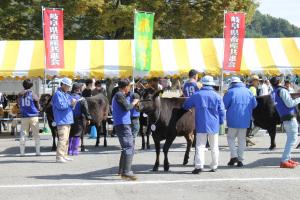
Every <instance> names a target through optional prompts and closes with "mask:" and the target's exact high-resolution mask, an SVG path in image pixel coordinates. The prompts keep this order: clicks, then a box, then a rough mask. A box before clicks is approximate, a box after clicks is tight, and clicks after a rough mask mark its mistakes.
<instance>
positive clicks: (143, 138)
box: [140, 125, 146, 150]
mask: <svg viewBox="0 0 300 200" xmlns="http://www.w3.org/2000/svg"><path fill="white" fill-rule="evenodd" d="M140 134H141V137H142V149H143V150H144V149H145V145H146V144H145V133H144V130H143V125H141V127H140Z"/></svg>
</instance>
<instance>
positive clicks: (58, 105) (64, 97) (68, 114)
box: [52, 88, 74, 126]
mask: <svg viewBox="0 0 300 200" xmlns="http://www.w3.org/2000/svg"><path fill="white" fill-rule="evenodd" d="M71 99H72V98H71V95H69V94H68V93H65V92H63V91H62V90H61V88H58V89H57V91H56V92H55V94H54V96H53V98H52V110H53V115H54V121H55V123H56V125H57V126H60V125H70V124H73V123H74V120H73V110H72V106H71Z"/></svg>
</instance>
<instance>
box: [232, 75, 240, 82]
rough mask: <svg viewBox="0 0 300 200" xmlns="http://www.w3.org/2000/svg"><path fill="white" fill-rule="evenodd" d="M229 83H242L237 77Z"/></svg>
mask: <svg viewBox="0 0 300 200" xmlns="http://www.w3.org/2000/svg"><path fill="white" fill-rule="evenodd" d="M230 81H231V83H241V82H242V81H241V79H240V78H239V77H237V76H233V77H231V79H230Z"/></svg>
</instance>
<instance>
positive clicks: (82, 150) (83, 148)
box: [80, 134, 85, 152]
mask: <svg viewBox="0 0 300 200" xmlns="http://www.w3.org/2000/svg"><path fill="white" fill-rule="evenodd" d="M83 138H84V134H81V136H80V140H81V145H80V150H81V152H85V146H84V140H83Z"/></svg>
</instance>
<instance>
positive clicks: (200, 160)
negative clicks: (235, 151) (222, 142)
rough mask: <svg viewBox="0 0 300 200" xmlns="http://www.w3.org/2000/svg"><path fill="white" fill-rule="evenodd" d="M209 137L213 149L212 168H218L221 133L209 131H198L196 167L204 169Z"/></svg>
mask: <svg viewBox="0 0 300 200" xmlns="http://www.w3.org/2000/svg"><path fill="white" fill-rule="evenodd" d="M207 137H208V140H209V144H210V149H211V158H212V162H211V164H210V168H211V169H217V168H218V163H219V142H218V139H219V134H218V133H216V134H207V133H197V135H196V154H195V168H196V169H203V168H204V165H205V150H206V148H205V146H206V142H207Z"/></svg>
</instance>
